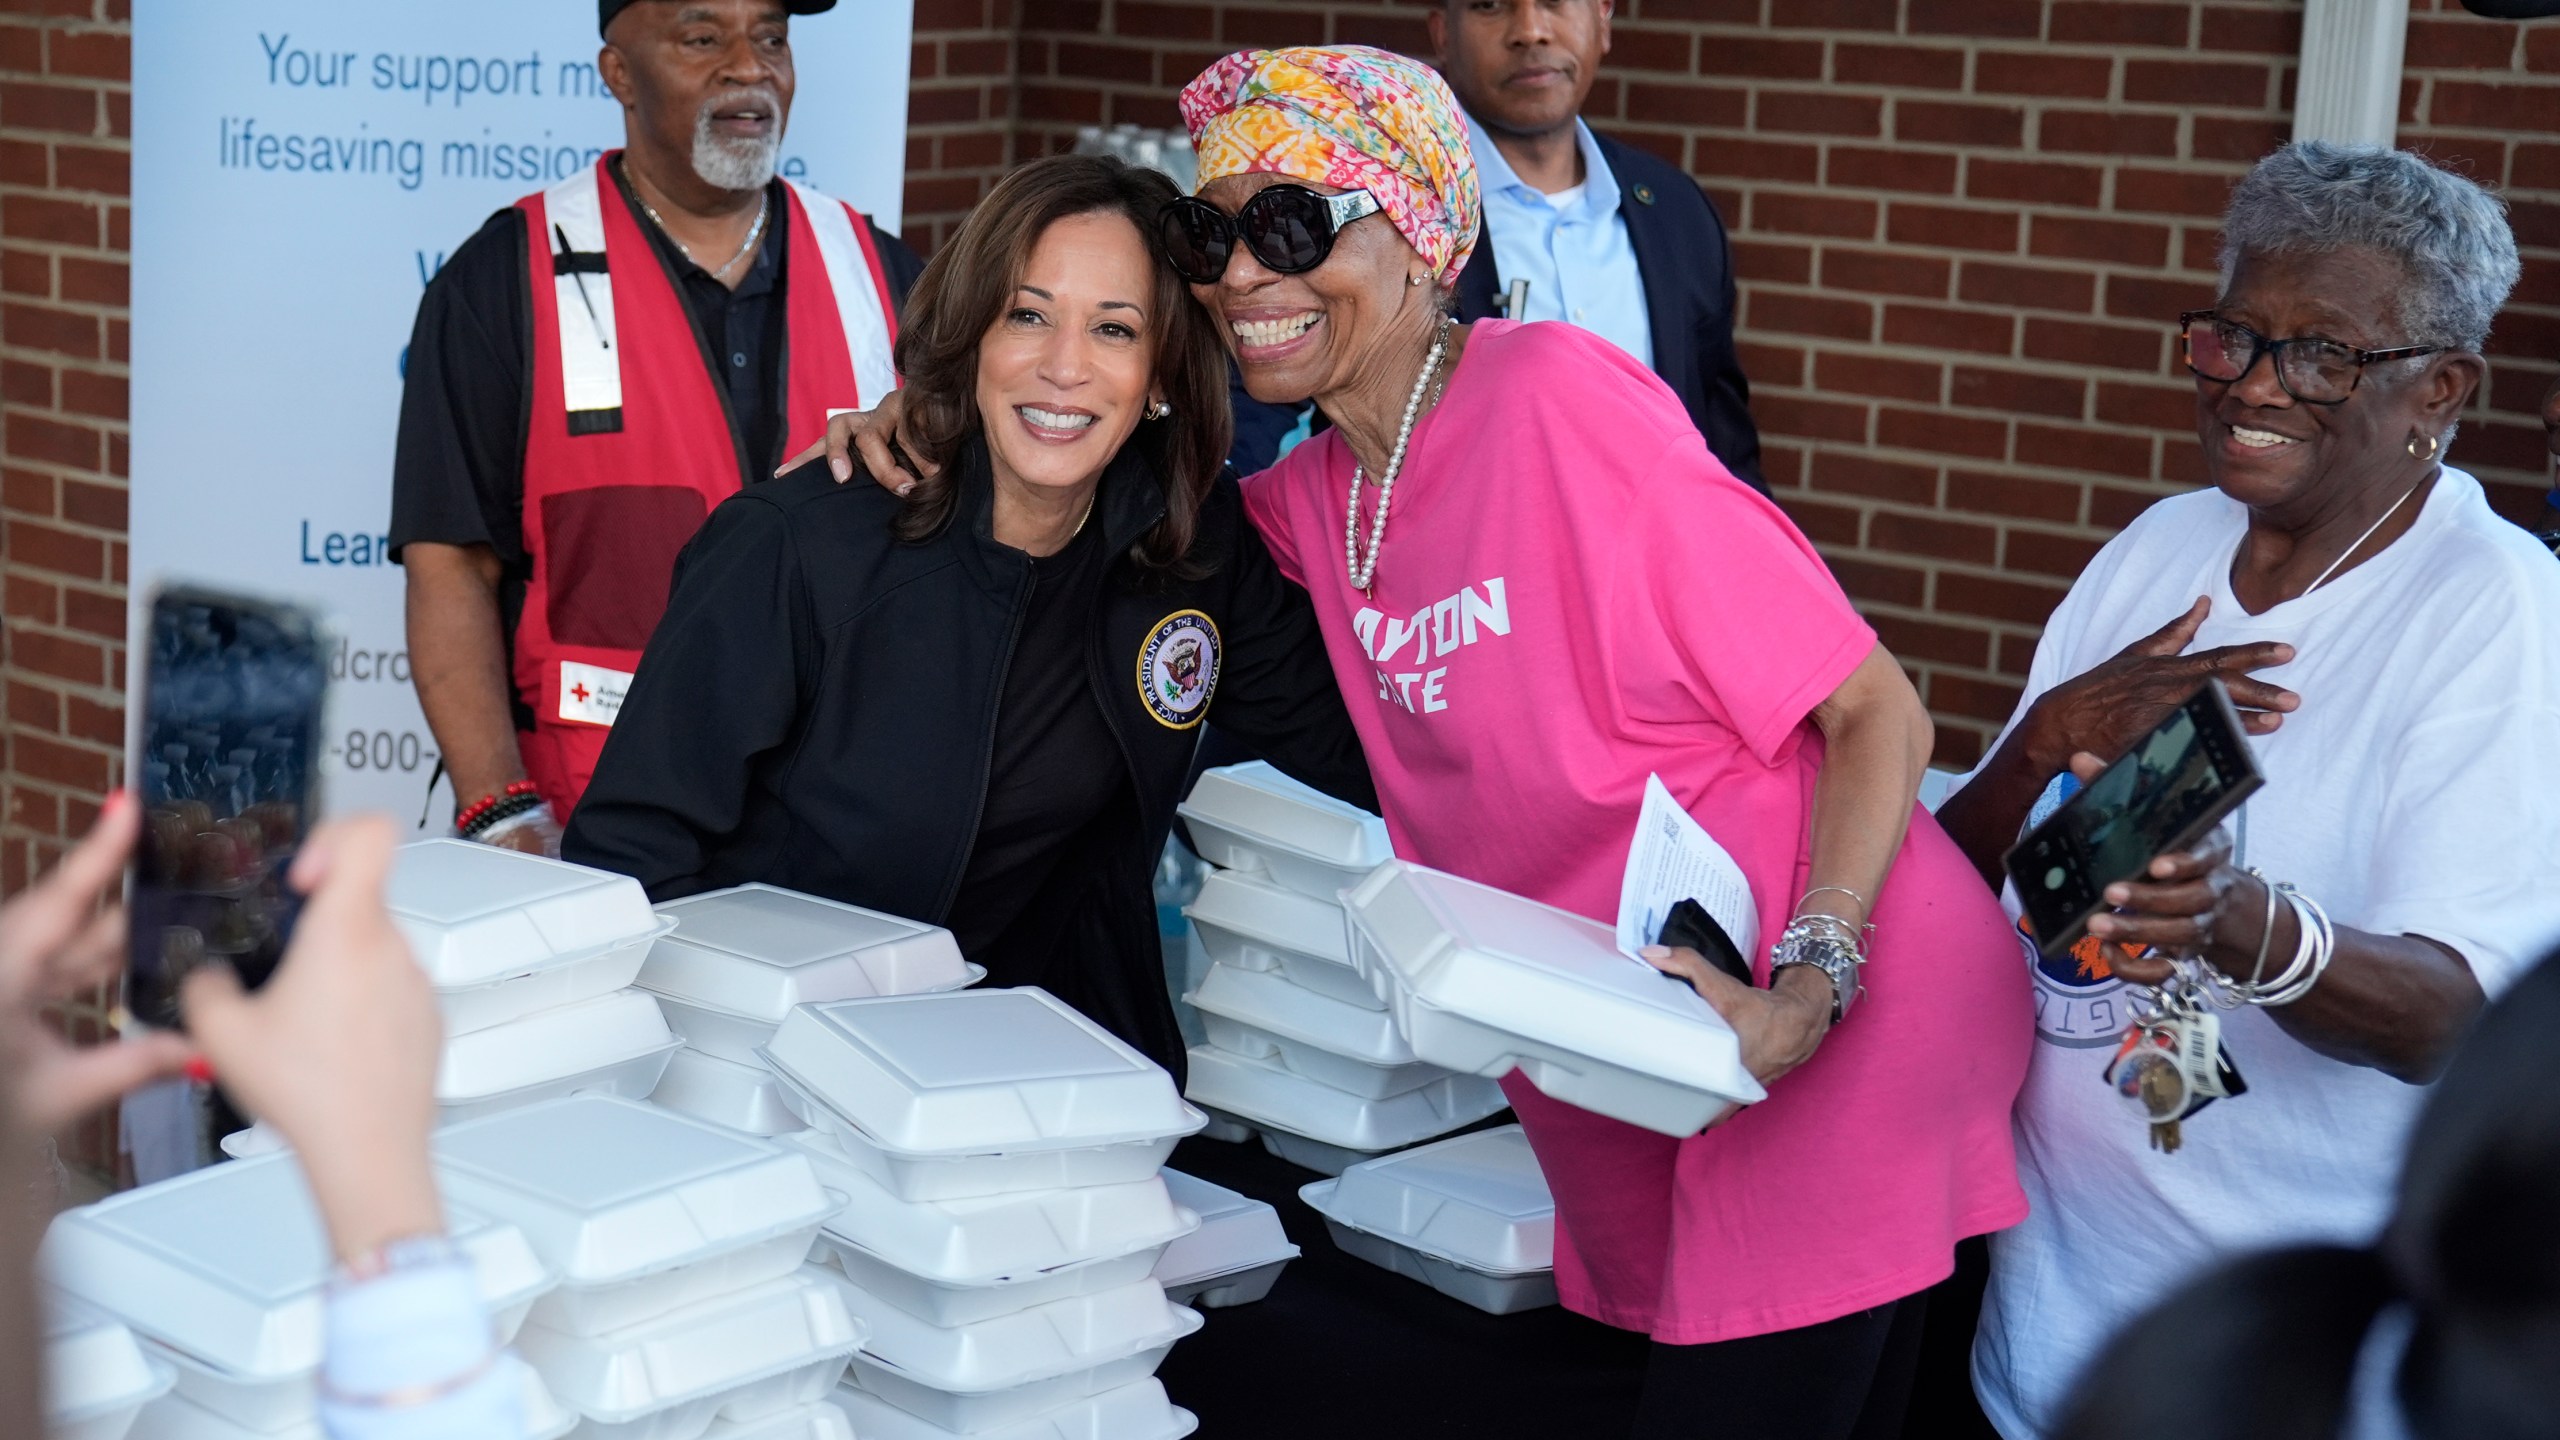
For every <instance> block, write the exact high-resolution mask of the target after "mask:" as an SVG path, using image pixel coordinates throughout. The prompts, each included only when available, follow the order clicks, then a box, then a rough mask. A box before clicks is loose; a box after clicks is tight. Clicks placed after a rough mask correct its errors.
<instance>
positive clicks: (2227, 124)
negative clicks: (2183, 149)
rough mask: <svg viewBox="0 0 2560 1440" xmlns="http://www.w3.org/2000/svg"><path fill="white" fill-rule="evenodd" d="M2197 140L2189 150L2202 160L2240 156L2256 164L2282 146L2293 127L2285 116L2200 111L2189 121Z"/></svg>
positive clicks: (2291, 132) (2239, 159) (2230, 158)
mask: <svg viewBox="0 0 2560 1440" xmlns="http://www.w3.org/2000/svg"><path fill="white" fill-rule="evenodd" d="M2189 126H2190V128H2191V130H2192V132H2193V136H2194V138H2193V143H2192V144H2191V145H2190V147H2189V150H2188V153H2189V154H2191V155H2193V156H2194V157H2195V158H2196V159H2198V160H2238V161H2242V162H2244V163H2248V164H2255V163H2257V161H2258V160H2259V159H2260V158H2262V157H2264V156H2265V155H2267V154H2268V153H2270V152H2272V151H2274V150H2277V149H2279V148H2281V147H2282V146H2283V145H2284V142H2285V141H2286V140H2288V139H2290V138H2291V137H2292V134H2293V127H2292V126H2291V125H2289V124H2287V123H2285V122H2284V121H2282V120H2259V119H2253V118H2249V117H2244V116H2237V115H2198V116H2195V117H2194V118H2193V119H2192V120H2191V121H2189Z"/></svg>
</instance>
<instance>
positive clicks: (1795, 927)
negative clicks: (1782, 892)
mask: <svg viewBox="0 0 2560 1440" xmlns="http://www.w3.org/2000/svg"><path fill="white" fill-rule="evenodd" d="M1866 964H1867V955H1866V951H1865V949H1864V947H1862V946H1861V945H1860V944H1859V938H1858V930H1857V928H1856V927H1855V926H1852V925H1850V924H1849V922H1848V921H1846V920H1843V919H1841V918H1840V917H1838V916H1836V915H1806V916H1800V917H1798V918H1797V920H1796V921H1795V922H1794V923H1793V924H1791V925H1789V926H1787V928H1786V930H1785V932H1784V933H1783V934H1781V935H1779V936H1778V943H1777V944H1776V945H1774V946H1772V947H1771V948H1770V951H1769V983H1770V984H1771V985H1775V984H1777V983H1778V972H1779V971H1781V970H1784V969H1787V968H1789V967H1790V966H1796V965H1810V966H1812V967H1813V968H1814V969H1816V970H1819V971H1821V972H1822V973H1823V974H1825V975H1828V976H1830V977H1831V1023H1832V1024H1834V1025H1837V1024H1839V1023H1840V1022H1841V1021H1842V1020H1844V1019H1847V1018H1848V1015H1849V1009H1850V1007H1851V1006H1852V1005H1853V1004H1855V1003H1856V1001H1857V999H1858V997H1859V996H1861V995H1863V994H1865V993H1866V986H1865V985H1864V984H1863V983H1862V982H1861V979H1860V977H1861V975H1862V974H1863V972H1864V971H1865V969H1866Z"/></svg>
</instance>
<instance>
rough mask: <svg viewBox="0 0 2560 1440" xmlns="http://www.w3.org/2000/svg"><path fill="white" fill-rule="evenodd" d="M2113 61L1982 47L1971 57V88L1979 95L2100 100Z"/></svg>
mask: <svg viewBox="0 0 2560 1440" xmlns="http://www.w3.org/2000/svg"><path fill="white" fill-rule="evenodd" d="M2115 72H2116V62H2115V61H2113V60H2110V59H2108V58H2107V57H2105V56H2103V55H2059V54H2054V53H2052V52H2050V51H2044V50H1985V51H1982V52H1980V53H1978V54H1976V55H1975V56H1974V57H1973V88H1974V92H1975V93H1976V94H1980V95H2059V96H2066V97H2068V98H2071V99H2074V100H2104V99H2106V98H2107V90H2108V88H2109V87H2110V86H2111V85H2112V84H2113V83H2114V81H2115Z"/></svg>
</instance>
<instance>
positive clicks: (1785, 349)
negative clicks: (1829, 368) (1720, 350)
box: [1733, 339, 1805, 399]
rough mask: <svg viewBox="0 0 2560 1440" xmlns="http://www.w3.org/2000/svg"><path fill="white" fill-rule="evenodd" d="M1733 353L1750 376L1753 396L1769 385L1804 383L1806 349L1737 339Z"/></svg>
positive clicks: (1783, 385)
mask: <svg viewBox="0 0 2560 1440" xmlns="http://www.w3.org/2000/svg"><path fill="white" fill-rule="evenodd" d="M1733 354H1734V358H1735V359H1737V360H1739V361H1741V362H1742V373H1743V374H1745V375H1748V376H1750V377H1751V389H1752V393H1753V398H1754V399H1757V398H1758V397H1759V395H1761V394H1762V393H1764V392H1765V391H1766V390H1767V389H1768V387H1770V386H1772V385H1776V386H1782V387H1785V388H1788V389H1793V388H1794V387H1796V386H1798V385H1802V384H1803V383H1804V363H1805V352H1804V351H1802V350H1800V349H1798V348H1797V347H1795V346H1793V345H1769V344H1764V343H1762V342H1760V341H1757V340H1740V339H1737V340H1735V341H1734V342H1733Z"/></svg>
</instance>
